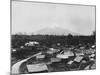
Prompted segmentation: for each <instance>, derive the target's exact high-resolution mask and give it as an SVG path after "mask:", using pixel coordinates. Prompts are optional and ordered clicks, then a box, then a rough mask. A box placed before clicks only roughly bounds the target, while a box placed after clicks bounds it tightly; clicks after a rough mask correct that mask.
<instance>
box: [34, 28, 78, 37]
mask: <svg viewBox="0 0 100 75" xmlns="http://www.w3.org/2000/svg"><path fill="white" fill-rule="evenodd" d="M35 34H42V35H46V34H47V35H68V34H72V35H80V34H79V33H75V32H72V31H69V30H67V29H64V28H61V27H55V28H43V29H40V30H38V31H36V32H35Z"/></svg>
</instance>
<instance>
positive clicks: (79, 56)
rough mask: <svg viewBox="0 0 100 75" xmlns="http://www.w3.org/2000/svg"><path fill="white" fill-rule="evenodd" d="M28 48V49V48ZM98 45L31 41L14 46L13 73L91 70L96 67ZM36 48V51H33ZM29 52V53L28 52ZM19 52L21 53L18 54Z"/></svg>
mask: <svg viewBox="0 0 100 75" xmlns="http://www.w3.org/2000/svg"><path fill="white" fill-rule="evenodd" d="M27 49H28V50H27ZM95 49H96V45H95V44H92V45H90V44H89V43H87V44H86V45H82V44H79V45H78V46H74V45H65V46H63V45H62V44H61V43H55V44H53V45H52V47H47V46H45V45H40V42H38V41H29V42H26V43H24V45H23V46H20V48H19V49H14V48H12V54H13V55H15V56H13V57H15V58H16V55H17V57H20V56H22V55H24V52H25V51H26V54H25V57H24V58H23V59H20V58H19V59H20V60H17V59H18V58H16V60H17V61H16V60H15V58H13V59H14V62H13V59H12V74H29V73H42V72H43V73H44V72H59V71H76V70H91V69H95V68H96V51H95ZM33 50H34V51H33ZM27 53H29V54H27ZM18 54H19V55H18Z"/></svg>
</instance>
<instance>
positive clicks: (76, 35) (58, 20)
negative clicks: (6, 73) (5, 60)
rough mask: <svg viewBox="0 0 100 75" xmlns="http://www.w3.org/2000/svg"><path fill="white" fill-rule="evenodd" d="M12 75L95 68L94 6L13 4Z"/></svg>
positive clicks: (20, 2) (37, 3)
mask: <svg viewBox="0 0 100 75" xmlns="http://www.w3.org/2000/svg"><path fill="white" fill-rule="evenodd" d="M11 9H12V11H11V12H12V14H11V17H12V23H11V24H12V25H11V27H12V29H11V31H12V34H11V74H32V73H44V72H61V71H77V70H93V69H95V68H96V30H95V6H92V5H91V6H89V5H88V6H87V5H86V6H85V5H72V4H60V3H59V4H57V3H45V2H44V3H43V2H28V1H16V0H15V1H14V0H13V1H12V6H11Z"/></svg>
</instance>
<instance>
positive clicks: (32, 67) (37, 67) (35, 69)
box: [27, 63, 48, 72]
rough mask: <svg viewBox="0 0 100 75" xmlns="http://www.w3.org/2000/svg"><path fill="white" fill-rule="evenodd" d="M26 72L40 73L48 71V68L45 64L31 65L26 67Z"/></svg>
mask: <svg viewBox="0 0 100 75" xmlns="http://www.w3.org/2000/svg"><path fill="white" fill-rule="evenodd" d="M27 69H28V72H40V71H46V70H48V67H47V65H46V64H44V63H41V64H31V65H27Z"/></svg>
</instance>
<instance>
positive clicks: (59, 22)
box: [12, 1, 95, 35]
mask: <svg viewBox="0 0 100 75" xmlns="http://www.w3.org/2000/svg"><path fill="white" fill-rule="evenodd" d="M56 27H59V28H62V29H63V28H64V29H66V30H69V31H71V32H75V33H79V34H83V35H90V34H92V33H93V31H95V7H94V6H81V5H67V4H66V5H63V4H51V3H50V4H49V3H36V2H34V3H33V2H20V1H12V34H15V33H19V32H21V33H27V34H29V33H34V32H36V31H39V30H41V29H44V28H53V29H54V28H56Z"/></svg>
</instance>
